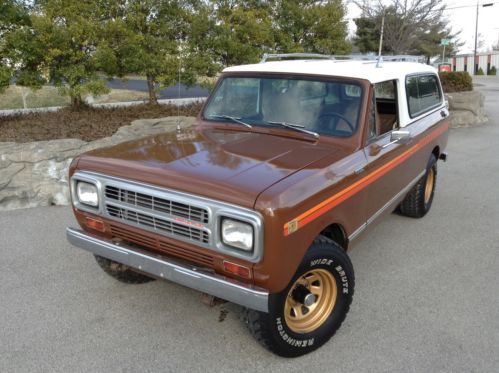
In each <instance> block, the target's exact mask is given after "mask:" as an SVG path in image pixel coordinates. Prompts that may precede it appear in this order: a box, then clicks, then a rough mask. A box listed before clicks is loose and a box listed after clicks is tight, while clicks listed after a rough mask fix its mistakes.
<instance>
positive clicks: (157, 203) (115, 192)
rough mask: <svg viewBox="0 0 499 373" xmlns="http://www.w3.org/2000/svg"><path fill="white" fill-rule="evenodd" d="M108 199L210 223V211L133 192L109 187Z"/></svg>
mask: <svg viewBox="0 0 499 373" xmlns="http://www.w3.org/2000/svg"><path fill="white" fill-rule="evenodd" d="M106 198H108V199H111V200H115V201H119V202H124V203H127V204H129V205H133V206H137V207H141V208H144V209H148V210H152V211H156V212H159V213H165V214H168V215H172V216H177V217H179V218H184V219H188V220H191V221H195V222H199V223H208V210H206V209H203V208H200V207H195V206H191V205H188V204H185V203H181V202H176V201H172V200H169V199H165V198H159V197H156V196H152V195H148V194H143V193H138V192H135V191H133V190H127V189H122V188H117V187H115V186H109V185H108V186H106Z"/></svg>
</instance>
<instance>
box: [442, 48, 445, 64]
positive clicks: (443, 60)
mask: <svg viewBox="0 0 499 373" xmlns="http://www.w3.org/2000/svg"><path fill="white" fill-rule="evenodd" d="M442 63H445V44H444V50H443V52H442Z"/></svg>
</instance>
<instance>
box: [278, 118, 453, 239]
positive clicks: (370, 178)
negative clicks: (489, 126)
mask: <svg viewBox="0 0 499 373" xmlns="http://www.w3.org/2000/svg"><path fill="white" fill-rule="evenodd" d="M448 128H449V126H448V125H444V126H441V127H440V128H438V129H436V130H435V131H433V132H432V133H431V134H429V135H428V136H427V137H425V138H423V139H421V140H420V141H419V142H418V143H416V144H415V145H414V146H412V147H411V148H410V149H408V150H407V151H405V152H404V153H402V154H400V155H398V156H397V157H395V158H394V159H392V160H391V161H389V162H388V163H386V164H384V165H383V166H381V167H380V168H378V169H376V170H374V171H373V172H371V173H370V174H369V175H366V176H365V177H363V178H362V179H359V180H357V181H356V182H354V183H353V184H351V185H349V186H348V187H347V188H345V189H343V190H342V191H340V192H338V193H336V194H334V195H333V196H331V197H329V198H327V199H325V200H324V201H322V202H321V203H319V204H317V205H315V206H314V207H312V208H311V209H309V210H307V211H305V212H304V213H303V214H301V215H298V216H297V217H296V218H294V219H293V220H291V221H289V222H288V223H286V224H284V235H285V236H288V235H290V234H291V233H293V232H296V231H297V230H298V229H300V228H302V227H303V226H305V225H307V224H308V223H310V222H311V221H313V220H315V219H317V218H318V217H320V216H322V215H324V214H325V213H326V212H328V211H329V210H331V209H332V208H334V207H336V206H338V205H339V204H340V203H342V202H344V201H346V200H347V199H348V198H350V197H352V196H353V195H355V194H357V193H358V192H360V191H361V190H362V189H364V188H365V187H367V186H368V185H369V184H371V183H373V182H374V181H376V180H378V179H379V178H380V177H382V176H383V175H385V174H386V173H387V172H389V171H390V170H392V169H393V168H395V167H397V166H398V165H399V164H401V163H402V162H404V161H405V160H406V159H408V158H409V157H410V156H411V155H413V154H414V153H415V152H416V151H418V150H419V149H420V148H422V147H424V146H425V145H428V144H429V143H430V142H432V141H433V140H434V139H435V138H436V137H437V136H439V135H441V134H442V133H443V132H445V131H446V130H447V129H448Z"/></svg>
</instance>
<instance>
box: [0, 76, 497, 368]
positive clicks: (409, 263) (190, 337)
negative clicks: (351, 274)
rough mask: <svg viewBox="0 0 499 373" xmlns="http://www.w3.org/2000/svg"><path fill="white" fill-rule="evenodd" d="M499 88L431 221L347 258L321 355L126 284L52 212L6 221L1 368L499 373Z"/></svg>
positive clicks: (412, 224)
mask: <svg viewBox="0 0 499 373" xmlns="http://www.w3.org/2000/svg"><path fill="white" fill-rule="evenodd" d="M480 84H482V83H480ZM497 84H498V80H490V81H486V82H485V83H483V85H481V86H480V87H479V88H480V89H482V90H483V91H484V92H486V94H487V101H486V107H487V111H488V113H489V115H490V118H491V120H490V122H489V124H487V125H484V126H481V127H476V128H462V129H456V130H452V131H451V134H450V140H449V146H448V151H449V160H448V162H447V163H439V169H438V171H439V173H438V181H437V192H436V196H435V200H434V203H433V207H432V210H431V211H430V213H429V214H428V215H427V216H426V217H424V218H423V219H420V220H417V219H410V218H405V217H401V216H398V215H394V214H392V215H390V216H389V217H387V218H386V219H384V220H383V221H382V222H381V223H380V224H378V225H377V226H376V227H374V228H373V229H372V230H370V231H369V232H367V233H366V234H365V235H364V236H363V238H361V239H360V240H359V241H358V242H357V244H356V245H355V247H354V248H353V249H352V250H351V251H350V256H351V258H352V262H353V264H354V267H355V271H356V288H355V296H354V300H353V303H352V307H351V310H350V313H349V314H348V316H347V318H346V320H345V322H344V324H343V326H342V327H341V329H340V330H339V331H338V332H337V334H336V335H335V336H334V337H333V339H332V340H331V341H330V342H329V343H327V344H326V345H324V346H323V347H322V348H320V349H319V350H317V351H316V352H314V353H312V354H309V355H306V356H304V357H300V358H297V359H283V358H279V357H277V356H274V355H272V354H271V353H269V352H267V351H266V350H264V349H263V348H262V347H260V346H259V345H258V344H257V343H256V342H255V341H254V340H253V338H252V337H251V335H250V334H249V332H248V331H247V330H246V328H245V326H244V325H243V323H242V321H241V312H240V308H239V307H238V306H235V305H233V304H225V305H221V306H215V307H213V308H209V307H207V306H205V305H203V304H202V303H201V302H200V295H199V293H197V292H195V291H192V290H190V289H186V288H183V287H181V286H178V285H175V284H172V283H168V282H162V281H155V282H152V283H148V284H143V285H124V284H121V283H118V282H117V281H115V280H114V279H112V278H110V277H109V276H107V275H106V274H105V273H104V272H102V271H101V270H100V268H99V267H98V266H97V264H96V263H95V261H94V259H93V257H92V256H91V255H90V254H88V253H85V252H83V251H80V250H78V249H75V248H73V247H71V246H70V245H69V244H68V243H67V242H66V239H65V233H64V229H65V227H66V226H67V225H75V221H74V219H73V217H72V213H71V211H70V208H69V207H48V208H37V209H28V210H18V211H12V212H3V213H0V273H1V281H0V372H233V371H241V372H246V371H258V372H498V371H499V259H498V258H499V254H498V249H499V242H498V235H499V233H498V232H499V229H498V228H499V227H498V222H499V172H498V171H499V156H498V152H499V120H498V119H497V118H499V89H496V88H499V85H497Z"/></svg>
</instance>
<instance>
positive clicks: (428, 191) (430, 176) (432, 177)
mask: <svg viewBox="0 0 499 373" xmlns="http://www.w3.org/2000/svg"><path fill="white" fill-rule="evenodd" d="M434 180H435V171H434V170H433V167H432V168H430V169H429V171H428V177H427V178H426V186H425V190H424V203H425V204H427V203H428V202H430V198H431V193H432V192H433V182H434Z"/></svg>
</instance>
